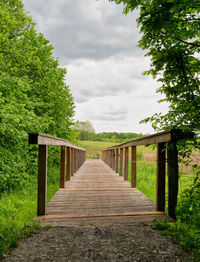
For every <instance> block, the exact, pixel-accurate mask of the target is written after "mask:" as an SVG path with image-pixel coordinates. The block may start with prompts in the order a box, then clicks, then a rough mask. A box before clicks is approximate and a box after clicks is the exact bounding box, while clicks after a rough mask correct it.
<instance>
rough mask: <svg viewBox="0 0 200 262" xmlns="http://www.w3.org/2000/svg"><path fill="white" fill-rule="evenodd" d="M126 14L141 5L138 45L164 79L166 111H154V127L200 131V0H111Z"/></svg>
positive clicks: (156, 74) (154, 70)
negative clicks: (145, 50) (146, 50)
mask: <svg viewBox="0 0 200 262" xmlns="http://www.w3.org/2000/svg"><path fill="white" fill-rule="evenodd" d="M111 1H115V2H116V3H117V4H120V3H123V4H124V13H125V14H127V13H128V12H130V11H133V10H134V9H136V8H139V10H140V15H139V18H138V20H137V22H138V25H139V27H140V31H141V32H142V33H143V36H142V38H141V40H140V41H139V46H140V47H141V48H142V49H148V52H147V54H146V55H147V56H150V57H151V61H152V63H151V69H150V70H149V71H147V72H146V74H151V75H152V76H153V77H154V78H157V79H158V81H159V82H161V86H160V88H159V89H158V90H157V92H160V93H163V94H164V95H165V98H164V99H163V100H161V101H160V102H162V101H167V102H169V111H168V113H167V114H165V115H162V114H161V113H157V114H154V115H153V116H152V117H149V118H147V119H145V120H144V121H143V122H148V121H150V122H151V123H152V126H153V127H154V128H155V129H169V128H182V129H183V130H193V131H197V132H199V123H200V79H199V73H200V61H199V51H200V38H199V36H200V2H199V0H135V1H133V0H111Z"/></svg>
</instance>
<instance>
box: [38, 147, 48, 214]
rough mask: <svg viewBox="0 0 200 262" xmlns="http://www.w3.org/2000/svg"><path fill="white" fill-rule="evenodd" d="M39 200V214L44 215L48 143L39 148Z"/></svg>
mask: <svg viewBox="0 0 200 262" xmlns="http://www.w3.org/2000/svg"><path fill="white" fill-rule="evenodd" d="M38 151H39V152H38V153H39V154H38V201H37V215H38V216H44V215H45V213H46V194H47V191H46V190H47V154H48V147H47V145H39V149H38Z"/></svg>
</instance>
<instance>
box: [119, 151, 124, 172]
mask: <svg viewBox="0 0 200 262" xmlns="http://www.w3.org/2000/svg"><path fill="white" fill-rule="evenodd" d="M119 175H120V176H122V175H123V148H120V156H119Z"/></svg>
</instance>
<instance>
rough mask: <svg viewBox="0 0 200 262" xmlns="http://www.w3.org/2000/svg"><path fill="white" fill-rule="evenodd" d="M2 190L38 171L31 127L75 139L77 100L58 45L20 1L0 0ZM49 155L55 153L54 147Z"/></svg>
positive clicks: (14, 185) (0, 158)
mask: <svg viewBox="0 0 200 262" xmlns="http://www.w3.org/2000/svg"><path fill="white" fill-rule="evenodd" d="M0 10H1V12H0V21H1V23H0V32H1V33H0V192H2V191H5V190H9V189H10V188H14V187H16V186H17V185H19V184H23V182H24V181H25V180H26V179H28V178H30V177H31V176H34V174H35V173H36V171H37V164H36V161H37V153H36V152H37V150H36V147H34V146H32V147H31V146H29V145H28V135H27V133H28V132H43V133H47V134H51V135H55V136H59V137H62V138H66V139H69V140H71V139H72V137H71V136H72V133H71V126H72V117H73V115H74V102H73V98H72V95H71V93H70V90H69V88H68V86H66V84H65V74H66V70H65V69H63V68H59V63H58V60H57V59H55V58H54V57H53V55H52V50H53V47H52V46H51V45H50V44H49V41H48V40H46V39H45V38H44V36H43V35H42V34H38V33H37V32H36V30H35V24H34V23H33V21H32V18H31V17H30V16H29V15H27V13H26V12H25V10H24V9H23V4H22V1H21V0H9V1H7V0H1V1H0ZM49 154H50V157H53V155H54V154H52V153H51V151H50V152H49Z"/></svg>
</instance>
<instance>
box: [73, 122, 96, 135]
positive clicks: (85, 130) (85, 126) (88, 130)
mask: <svg viewBox="0 0 200 262" xmlns="http://www.w3.org/2000/svg"><path fill="white" fill-rule="evenodd" d="M74 130H75V135H76V137H77V139H79V140H91V138H92V137H93V135H94V134H95V129H94V127H93V126H92V123H91V122H90V121H79V120H78V121H76V123H75V124H74Z"/></svg>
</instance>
